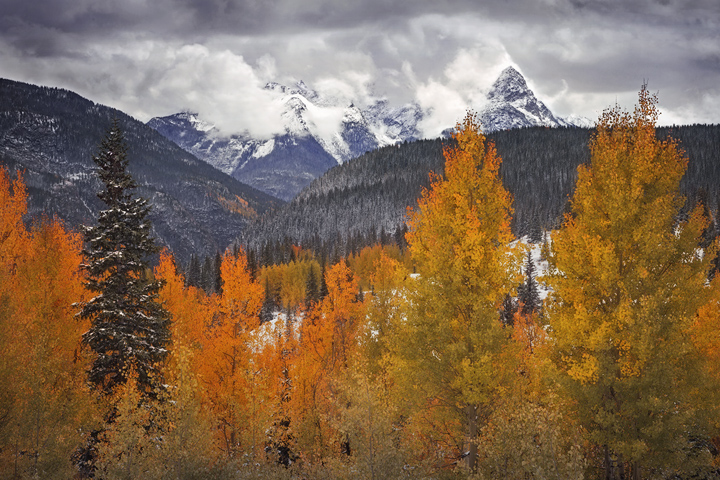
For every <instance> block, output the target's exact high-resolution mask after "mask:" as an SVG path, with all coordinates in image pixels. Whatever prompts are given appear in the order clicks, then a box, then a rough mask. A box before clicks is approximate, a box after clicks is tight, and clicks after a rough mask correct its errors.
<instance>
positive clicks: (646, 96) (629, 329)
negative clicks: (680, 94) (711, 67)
mask: <svg viewBox="0 0 720 480" xmlns="http://www.w3.org/2000/svg"><path fill="white" fill-rule="evenodd" d="M657 116H658V110H657V98H656V96H655V95H651V94H650V93H648V91H647V88H646V86H643V88H642V89H641V91H640V93H639V102H638V105H637V106H636V107H635V110H634V112H632V113H628V112H624V111H622V110H621V109H620V108H619V107H615V108H612V109H609V110H606V111H605V112H604V113H603V115H602V116H601V118H600V120H599V121H598V124H597V129H596V132H595V133H594V135H593V137H592V139H591V143H590V151H591V162H590V164H589V165H581V166H580V167H578V180H577V186H576V189H575V194H574V196H573V198H572V212H571V213H569V214H568V215H567V216H566V218H565V222H564V224H563V226H562V228H561V230H560V231H558V232H557V233H556V234H554V236H553V238H552V245H551V247H550V264H551V267H552V269H553V270H554V272H553V274H552V275H551V277H550V278H549V283H550V286H551V287H552V290H553V292H552V294H551V301H550V302H548V303H547V305H548V307H547V309H546V318H547V322H548V324H549V330H548V331H549V332H550V336H551V339H550V341H549V345H550V346H551V358H552V360H553V363H554V364H555V366H556V368H557V369H558V372H559V379H560V381H561V385H562V386H563V387H564V389H565V392H566V393H567V394H568V395H569V396H570V397H571V398H572V399H573V400H574V401H575V402H576V404H577V406H578V413H579V418H580V421H581V423H582V425H583V426H584V428H585V429H586V430H587V432H588V434H589V438H590V440H591V441H592V442H593V443H594V444H595V445H597V446H599V447H602V448H604V452H605V459H604V467H605V468H606V472H608V475H611V476H612V475H614V473H613V472H617V471H619V469H621V468H622V465H623V464H624V463H626V464H629V465H630V466H631V467H632V468H631V474H632V476H633V478H636V477H637V476H638V475H641V472H642V471H643V470H644V469H648V470H649V471H655V472H657V471H658V470H657V469H660V468H672V469H681V468H691V467H692V466H693V462H690V461H689V460H688V455H690V456H691V457H692V458H693V459H694V460H695V461H696V462H700V463H702V462H703V461H705V460H706V457H705V455H706V454H707V452H706V451H704V450H703V449H702V448H700V447H697V448H696V445H695V446H694V445H693V443H692V442H693V441H694V440H691V439H699V438H702V437H703V435H704V434H705V433H706V432H704V431H703V428H702V427H701V424H702V422H698V418H697V413H698V409H697V408H696V405H695V404H694V402H693V392H694V391H696V389H697V387H698V385H699V384H701V383H702V381H703V380H702V377H703V376H702V372H701V371H700V369H699V366H700V363H699V359H700V356H699V353H698V350H697V348H696V347H695V345H693V343H692V341H691V336H690V335H688V330H689V328H690V327H691V325H692V324H693V321H694V318H695V315H696V312H697V311H698V308H699V307H700V305H701V304H702V303H703V302H704V301H705V300H704V299H706V298H707V294H708V293H709V291H710V289H709V288H708V287H707V273H708V270H709V262H710V259H711V258H712V256H713V255H712V251H706V252H705V254H704V255H703V252H701V251H700V249H699V247H698V245H699V244H700V241H701V235H702V232H703V230H704V228H705V227H706V219H705V218H703V216H702V209H701V207H699V208H696V209H695V210H693V211H692V212H690V214H689V215H688V216H687V219H686V220H684V221H680V220H679V212H680V209H681V207H682V205H683V199H682V198H681V196H680V195H679V190H678V188H679V183H680V179H681V178H682V176H683V174H684V172H685V169H686V165H687V159H686V158H685V157H684V156H683V153H682V151H681V150H680V148H679V146H678V145H677V144H676V142H675V141H673V140H671V139H667V140H658V139H657V138H656V134H655V123H656V121H657ZM693 450H694V451H693ZM691 451H692V454H691V453H690V452H691ZM608 478H609V477H608Z"/></svg>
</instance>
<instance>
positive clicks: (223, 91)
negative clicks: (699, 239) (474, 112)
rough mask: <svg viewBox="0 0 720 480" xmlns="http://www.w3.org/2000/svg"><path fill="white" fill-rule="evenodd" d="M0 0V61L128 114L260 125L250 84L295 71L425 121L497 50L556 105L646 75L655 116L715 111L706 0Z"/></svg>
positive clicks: (470, 82) (590, 106)
mask: <svg viewBox="0 0 720 480" xmlns="http://www.w3.org/2000/svg"><path fill="white" fill-rule="evenodd" d="M0 12H1V13H0V75H2V76H10V77H11V78H14V79H17V80H22V81H30V82H34V83H38V84H47V85H54V86H61V87H65V88H70V89H73V90H75V91H78V92H79V93H81V94H83V95H86V96H89V97H91V98H92V99H94V100H96V101H101V102H104V103H110V104H112V105H113V106H116V107H118V108H122V109H125V110H127V111H129V112H130V113H131V114H134V115H136V116H138V117H139V118H141V119H143V120H146V119H148V118H149V117H150V116H153V115H161V114H169V113H174V111H177V110H179V109H182V108H191V109H196V110H203V111H204V112H205V113H206V114H207V115H208V116H209V119H210V120H211V121H214V122H219V123H225V124H226V126H227V129H229V130H233V129H242V128H254V127H255V126H257V125H261V128H260V130H261V131H263V132H264V133H265V134H269V133H271V132H272V128H273V127H272V125H273V122H275V123H277V121H276V120H277V119H273V118H272V116H273V112H275V113H274V114H277V111H275V110H276V109H274V108H273V107H272V106H269V105H268V104H267V100H268V99H267V98H266V97H265V95H264V94H263V92H262V86H263V85H264V83H265V82H266V81H269V80H278V81H281V82H286V83H287V82H292V81H294V80H300V79H304V80H305V81H306V82H308V83H309V84H311V85H313V84H317V85H319V86H320V87H322V88H328V89H331V90H334V91H336V92H340V93H342V94H343V95H347V96H348V97H354V100H358V99H359V100H360V101H361V102H362V99H363V98H365V99H369V98H370V97H371V96H372V95H384V96H387V97H388V98H390V99H391V100H394V101H395V102H396V103H397V102H406V101H411V100H414V101H418V102H420V103H421V104H423V106H426V107H428V108H432V109H433V111H434V112H436V114H437V115H438V117H437V119H436V120H437V121H436V124H437V127H438V128H439V127H440V125H441V124H442V123H443V122H445V121H448V119H451V118H452V117H453V116H454V115H457V114H458V112H459V111H461V109H462V108H465V106H467V105H477V102H479V101H481V100H479V99H481V98H482V95H480V91H481V90H482V89H483V88H485V89H486V88H487V87H488V86H489V84H490V83H492V80H493V79H494V77H495V76H496V75H497V73H499V71H500V70H502V69H503V68H504V67H506V66H507V65H509V64H511V65H515V66H516V67H517V68H519V69H520V70H521V71H522V72H523V73H524V74H525V75H526V77H527V78H528V80H529V81H530V84H531V87H533V88H534V89H535V91H536V93H537V94H538V96H540V98H541V99H543V100H544V101H546V103H548V106H550V107H551V109H553V110H554V111H557V112H558V113H560V114H569V113H578V114H583V115H587V116H590V117H595V116H596V114H597V113H598V111H599V110H601V108H602V106H607V105H608V104H610V103H612V102H614V101H615V100H618V101H620V102H623V103H624V102H626V101H627V102H629V103H630V104H632V102H633V101H634V95H636V92H637V89H638V88H639V86H640V84H641V83H642V82H643V81H644V80H647V81H649V82H650V87H651V89H652V88H655V89H658V90H660V94H661V95H660V100H661V106H665V108H666V109H668V120H669V121H714V122H718V121H720V117H719V115H720V114H718V113H717V112H718V111H720V86H719V85H720V2H718V0H630V1H629V0H509V1H508V0H492V1H478V0H449V1H442V2H439V1H437V0H395V1H391V0H362V1H361V0H340V1H338V0H303V1H298V0H239V1H234V0H118V1H98V0H44V1H42V2H35V1H30V0H0ZM368 101H369V100H368ZM237 111H243V112H249V113H248V115H250V114H252V115H253V118H250V119H249V120H242V119H240V120H237V117H238V115H237ZM263 112H269V113H268V114H267V115H265V116H267V117H268V119H267V121H266V122H262V121H258V120H257V117H259V116H263Z"/></svg>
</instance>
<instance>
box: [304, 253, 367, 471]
mask: <svg viewBox="0 0 720 480" xmlns="http://www.w3.org/2000/svg"><path fill="white" fill-rule="evenodd" d="M325 281H326V284H327V287H328V295H327V296H326V297H325V298H324V299H323V300H322V301H321V302H320V304H318V305H317V307H316V308H315V309H314V310H313V311H311V312H309V313H308V314H307V315H306V317H305V319H304V320H303V323H302V326H301V327H300V340H299V345H298V357H297V359H296V361H295V365H294V368H293V381H294V382H295V386H294V389H293V398H292V404H293V413H294V417H295V418H296V419H297V423H298V425H297V427H296V430H297V435H298V442H299V444H300V445H301V447H302V449H303V450H304V451H306V452H308V453H309V454H310V455H313V456H315V457H318V458H320V457H322V456H323V455H325V454H327V453H328V452H329V451H330V452H332V451H334V452H335V453H338V452H340V451H341V450H342V448H343V447H342V442H343V440H342V438H340V436H339V433H338V432H337V431H335V429H334V428H333V426H332V422H330V421H329V420H330V419H331V418H332V417H336V416H337V412H336V410H337V406H336V405H335V401H336V399H337V394H338V391H337V380H338V378H339V377H340V375H342V374H343V373H344V372H345V371H346V370H347V368H348V364H349V363H350V362H351V361H352V358H353V355H354V354H355V352H356V349H357V339H356V334H357V330H358V326H359V322H360V321H361V318H362V313H363V305H362V304H361V303H359V302H358V301H357V292H358V287H357V282H356V280H355V278H354V277H353V275H352V273H351V272H350V270H349V268H348V267H347V266H346V264H345V262H340V263H338V264H337V265H334V266H333V267H331V268H330V269H329V270H328V271H327V272H326V275H325Z"/></svg>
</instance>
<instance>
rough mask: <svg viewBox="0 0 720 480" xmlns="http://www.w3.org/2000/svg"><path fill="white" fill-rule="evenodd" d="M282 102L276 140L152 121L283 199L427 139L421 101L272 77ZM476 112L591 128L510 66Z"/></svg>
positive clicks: (495, 118) (496, 125)
mask: <svg viewBox="0 0 720 480" xmlns="http://www.w3.org/2000/svg"><path fill="white" fill-rule="evenodd" d="M265 88H266V90H268V91H269V92H272V93H273V94H275V95H276V96H277V101H278V102H280V103H281V105H282V115H281V122H282V127H283V130H284V132H285V133H284V134H282V135H277V136H275V137H273V138H269V139H268V138H265V139H258V138H251V137H249V136H245V135H233V136H232V137H226V136H222V135H221V134H220V133H219V131H218V130H217V129H216V128H215V127H214V126H213V125H212V124H210V123H207V122H205V121H203V120H202V119H200V118H198V116H197V115H195V114H192V113H187V112H186V113H178V114H175V115H170V116H167V117H162V118H157V117H156V118H153V119H152V120H150V122H148V124H149V125H150V126H151V127H153V128H155V129H156V130H158V131H159V132H160V133H162V134H163V135H164V136H166V137H167V138H169V139H170V140H172V141H174V142H175V143H177V144H178V145H179V146H181V147H182V148H184V149H185V150H187V151H189V152H190V153H192V154H194V155H195V156H197V157H198V158H201V159H203V160H205V161H206V162H208V163H210V164H211V165H213V166H214V167H215V168H217V169H219V170H222V171H223V172H225V173H228V174H231V175H232V176H234V177H235V178H237V179H238V180H241V181H243V182H246V183H249V184H250V185H252V186H254V187H256V188H258V189H260V190H262V191H264V192H266V193H269V194H271V195H274V196H276V197H278V198H282V199H284V200H290V199H291V198H293V197H294V196H295V195H296V194H297V193H298V192H299V191H300V190H301V189H302V188H303V187H304V186H305V185H307V184H308V183H309V182H310V181H311V180H312V179H313V178H315V177H317V176H319V175H321V174H322V173H323V172H324V171H325V170H327V169H328V168H331V167H333V166H335V165H338V164H342V163H344V162H347V161H348V160H350V159H352V158H355V157H357V156H360V155H362V154H363V153H365V152H367V151H370V150H374V149H376V148H379V147H383V146H386V145H393V144H397V143H401V142H404V141H412V140H417V139H420V138H422V137H423V135H422V132H421V131H420V128H419V125H420V122H421V121H422V120H423V118H424V117H425V116H426V115H427V113H426V112H424V111H423V110H422V108H421V107H420V106H419V105H418V104H417V103H411V104H408V105H403V106H400V107H397V106H391V105H390V104H389V102H388V101H387V100H379V101H377V102H376V103H374V104H372V105H369V106H367V107H366V108H364V109H361V108H359V107H357V106H356V105H354V104H353V103H348V102H347V100H343V99H338V98H333V97H332V96H323V95H321V94H319V93H318V92H316V91H315V90H313V89H311V88H310V87H308V85H306V84H305V83H303V82H302V81H301V82H298V83H296V84H295V85H294V86H293V87H288V86H285V85H280V84H278V83H268V84H267V85H266V86H265ZM487 99H488V103H487V104H486V105H485V106H484V107H483V108H482V109H481V110H480V111H479V112H478V114H479V116H480V121H481V125H482V126H483V129H484V130H485V131H488V132H491V131H496V130H505V129H510V128H520V127H530V126H549V127H559V126H582V127H587V126H591V125H592V123H591V122H590V121H589V120H588V119H585V118H583V117H577V116H570V117H567V118H561V117H556V116H554V115H553V113H552V112H551V111H550V110H549V109H548V108H547V107H546V106H545V105H544V104H543V103H542V102H541V101H540V100H538V99H537V98H536V97H535V94H534V93H533V92H532V90H530V88H529V87H528V85H527V82H526V81H525V78H523V76H522V75H521V74H520V73H519V72H518V71H517V70H515V69H514V68H512V67H508V68H506V69H505V70H504V71H503V72H502V73H501V74H500V76H499V77H498V79H497V80H496V81H495V83H494V84H493V85H492V88H491V89H490V91H489V93H488V95H487Z"/></svg>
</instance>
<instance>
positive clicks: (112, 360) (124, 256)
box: [78, 119, 170, 395]
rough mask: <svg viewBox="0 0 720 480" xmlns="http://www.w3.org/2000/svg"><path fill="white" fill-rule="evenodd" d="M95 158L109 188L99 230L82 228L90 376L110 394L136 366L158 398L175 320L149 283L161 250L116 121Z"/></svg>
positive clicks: (104, 195) (141, 384) (140, 384)
mask: <svg viewBox="0 0 720 480" xmlns="http://www.w3.org/2000/svg"><path fill="white" fill-rule="evenodd" d="M93 161H94V162H95V163H96V164H97V166H98V167H99V168H98V170H97V172H98V175H99V176H100V179H101V180H102V182H103V183H104V184H105V189H104V190H103V191H101V192H100V193H98V197H99V198H100V199H101V200H102V201H103V202H105V204H106V205H107V209H106V210H103V211H101V212H100V214H99V216H98V223H97V225H96V226H94V227H86V228H85V249H84V251H83V254H84V256H85V263H84V264H83V265H82V267H83V269H84V270H85V271H86V272H87V278H88V280H87V283H86V285H87V287H88V289H89V290H90V291H92V292H94V293H95V297H94V298H92V299H91V300H89V301H87V302H84V303H82V304H80V306H81V310H80V312H79V313H78V315H79V316H80V317H82V318H86V319H90V321H91V326H90V329H89V330H88V331H87V332H86V333H85V334H83V342H84V343H85V344H86V345H88V346H89V347H90V348H91V349H92V351H93V352H94V353H95V355H96V357H95V359H94V361H93V364H92V366H91V367H90V371H89V372H88V378H89V381H90V383H91V384H92V385H93V386H94V388H95V389H97V390H99V391H101V392H104V393H109V392H112V391H113V390H114V389H115V387H116V386H118V385H122V384H124V383H125V382H126V380H127V376H128V373H129V371H130V369H131V368H134V370H135V371H136V372H137V376H138V378H137V382H138V387H139V388H140V389H141V390H142V391H143V393H145V394H149V395H153V392H154V390H155V387H157V386H158V385H160V384H161V381H162V378H161V372H160V366H161V364H162V362H163V360H164V359H165V357H166V355H167V350H166V348H167V346H168V344H169V343H170V330H169V326H170V316H169V313H168V312H167V311H166V310H165V309H164V308H163V307H162V305H161V304H160V303H159V302H158V291H159V289H160V287H161V282H159V281H156V280H154V279H152V278H150V274H149V272H150V269H149V266H148V263H147V258H148V257H149V256H150V255H152V254H154V253H157V252H158V250H159V249H158V247H157V246H156V245H155V242H154V240H153V238H152V237H151V236H150V221H149V220H148V219H147V216H148V213H149V211H150V208H149V206H148V202H147V200H145V199H143V198H135V197H134V196H133V193H132V190H134V189H135V188H136V186H137V185H136V183H135V181H134V180H133V178H132V177H131V176H130V174H129V173H128V172H127V165H128V160H127V146H126V145H125V141H124V138H123V134H122V131H121V130H120V127H119V125H118V121H117V119H116V120H114V121H113V124H112V127H111V128H110V130H109V131H108V133H107V134H106V135H105V138H103V140H102V142H101V143H100V147H99V149H98V153H97V155H95V156H93Z"/></svg>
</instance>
